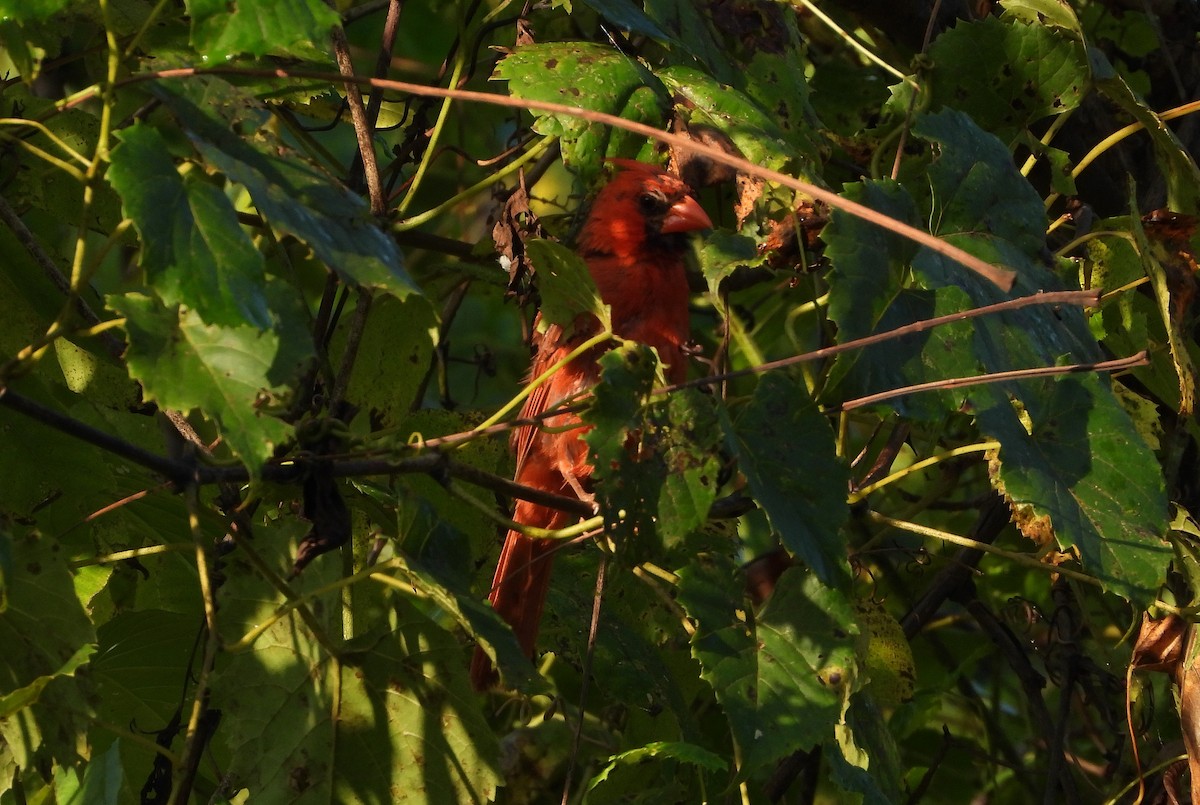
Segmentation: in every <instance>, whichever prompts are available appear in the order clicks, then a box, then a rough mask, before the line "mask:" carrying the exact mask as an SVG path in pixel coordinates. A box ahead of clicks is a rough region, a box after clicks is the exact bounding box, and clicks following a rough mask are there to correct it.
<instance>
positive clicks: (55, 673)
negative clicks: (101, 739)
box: [0, 531, 96, 766]
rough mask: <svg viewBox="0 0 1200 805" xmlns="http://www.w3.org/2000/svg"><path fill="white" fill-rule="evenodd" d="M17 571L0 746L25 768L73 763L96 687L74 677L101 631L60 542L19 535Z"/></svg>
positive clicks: (3, 634)
mask: <svg viewBox="0 0 1200 805" xmlns="http://www.w3.org/2000/svg"><path fill="white" fill-rule="evenodd" d="M12 566H13V568H14V572H13V573H12V574H11V575H6V576H5V577H4V580H3V581H4V592H5V596H6V598H7V606H6V607H5V609H4V610H3V612H0V645H3V646H5V650H4V651H3V652H0V739H2V740H0V745H2V744H5V743H7V745H8V749H9V751H10V752H12V754H13V756H14V757H15V758H16V761H17V764H18V765H20V766H29V765H31V764H32V763H33V762H34V761H35V759H37V758H42V759H45V760H49V759H51V758H54V759H57V760H59V761H61V762H66V763H73V762H74V761H75V759H76V752H77V749H78V744H77V736H78V735H80V734H81V733H82V732H83V731H85V729H86V719H87V717H88V715H89V714H90V708H89V706H88V704H87V702H86V699H85V695H86V694H87V693H88V692H89V691H90V684H89V682H88V680H87V678H86V676H84V675H77V674H76V672H77V671H78V670H79V668H80V667H81V666H82V665H83V664H84V663H86V662H87V660H88V658H89V656H90V655H91V653H92V652H93V650H94V648H95V646H94V644H95V642H96V633H95V630H94V629H93V627H92V622H91V620H90V619H89V618H88V616H87V613H86V612H84V610H83V607H82V606H81V605H80V603H79V599H78V598H77V597H76V595H75V586H74V582H73V580H72V578H71V571H70V569H69V568H68V566H67V557H66V556H65V555H64V552H63V549H62V547H61V546H60V545H59V543H58V542H57V541H56V540H54V539H51V538H49V537H45V536H41V535H39V534H38V533H37V532H35V531H30V532H28V533H26V534H22V535H14V538H13V542H12Z"/></svg>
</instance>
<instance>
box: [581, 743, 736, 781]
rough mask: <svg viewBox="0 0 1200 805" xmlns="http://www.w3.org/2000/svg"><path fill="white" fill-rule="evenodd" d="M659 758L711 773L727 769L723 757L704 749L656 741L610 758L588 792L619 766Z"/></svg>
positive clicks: (687, 744)
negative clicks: (696, 767)
mask: <svg viewBox="0 0 1200 805" xmlns="http://www.w3.org/2000/svg"><path fill="white" fill-rule="evenodd" d="M657 758H661V759H663V760H678V761H680V762H683V763H687V764H690V765H692V766H699V767H700V768H702V769H707V770H709V771H724V770H725V768H726V764H725V760H724V759H723V758H721V756H719V755H715V754H713V753H712V752H710V751H708V750H707V749H705V748H704V747H701V746H696V745H694V744H689V743H684V742H682V741H656V742H654V743H652V744H647V745H646V746H639V747H638V748H637V749H630V750H628V751H626V752H621V753H620V754H618V755H613V756H612V757H611V758H609V760H608V765H607V766H605V767H604V768H603V769H601V770H600V773H599V774H597V775H596V776H595V777H593V778H592V779H591V781H590V782H589V783H588V787H587V790H588V791H591V790H593V789H594V788H596V786H598V785H600V784H601V783H603V782H604V781H605V780H607V779H608V776H609V775H610V774H612V772H613V771H614V770H615V769H616V768H617V767H618V766H621V765H630V764H634V763H643V762H645V761H647V760H652V759H657Z"/></svg>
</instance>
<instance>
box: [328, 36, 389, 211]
mask: <svg viewBox="0 0 1200 805" xmlns="http://www.w3.org/2000/svg"><path fill="white" fill-rule="evenodd" d="M330 38H331V39H332V40H333V55H334V58H335V59H336V60H337V66H338V70H339V71H340V72H341V73H342V75H343V76H345V77H346V82H345V86H346V102H347V103H348V104H349V106H350V119H351V121H353V123H354V135H355V137H356V138H357V139H358V155H359V157H360V158H361V159H362V166H363V178H364V179H366V182H367V195H368V197H369V198H370V200H371V212H372V213H373V214H375V215H379V216H383V215H384V214H385V213H386V212H387V203H386V199H385V198H384V195H383V186H382V185H381V184H380V182H379V163H378V162H376V161H375V143H374V142H373V140H372V134H373V132H374V129H373V127H372V126H371V122H370V121H369V120H368V119H367V109H366V107H365V106H363V99H362V93H361V92H360V91H359V89H358V83H357V82H355V81H354V62H352V61H351V60H350V43H349V42H347V41H346V32H345V31H344V30H342V27H341V26H340V25H336V26H334V28H333V30H332V32H331V33H330Z"/></svg>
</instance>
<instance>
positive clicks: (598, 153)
mask: <svg viewBox="0 0 1200 805" xmlns="http://www.w3.org/2000/svg"><path fill="white" fill-rule="evenodd" d="M548 75H553V76H554V80H553V81H547V80H546V77H547V76H548ZM493 78H495V79H496V80H499V81H507V82H508V89H509V92H510V93H512V95H513V97H516V98H528V99H530V100H535V101H549V102H551V103H561V104H566V105H567V106H574V107H578V108H580V109H591V110H594V111H597V112H607V113H609V114H613V115H618V116H620V117H624V118H626V119H628V120H634V121H637V122H639V123H647V124H650V125H659V124H661V122H662V119H663V110H662V106H663V100H664V99H665V97H666V93H665V90H664V89H663V87H662V84H661V83H660V82H659V81H658V80H657V79H656V78H655V77H654V76H653V75H651V74H650V72H649V71H648V70H646V69H645V68H644V67H642V66H641V65H640V64H639V63H638V62H637V61H636V60H634V59H631V58H630V57H628V56H626V55H625V54H623V53H621V52H619V51H617V50H614V49H612V48H610V47H606V46H604V45H596V44H589V43H587V42H549V43H544V44H536V45H526V46H524V47H521V48H518V49H517V50H516V51H515V52H513V53H510V54H509V55H508V56H506V57H504V59H503V60H502V61H501V62H500V63H499V64H498V65H496V73H495V75H494V76H493ZM533 115H534V117H535V118H536V120H535V122H534V125H533V127H534V130H535V131H537V132H538V133H539V134H554V135H558V136H559V137H561V138H562V153H563V162H565V163H566V164H567V165H568V166H571V167H572V168H574V169H575V170H576V171H577V174H578V176H579V178H580V179H581V180H582V181H588V180H589V179H591V178H592V177H594V176H595V175H596V174H597V173H599V171H600V165H601V160H602V159H603V158H605V157H613V156H618V155H621V154H626V155H628V147H631V146H632V144H634V143H637V144H640V143H641V141H642V138H640V137H637V138H635V137H633V136H632V135H629V134H627V133H625V132H621V131H615V130H612V129H610V128H609V127H608V126H601V125H600V124H598V123H588V122H587V121H584V120H581V119H580V118H578V117H573V116H570V115H558V114H547V113H544V112H537V111H534V112H533Z"/></svg>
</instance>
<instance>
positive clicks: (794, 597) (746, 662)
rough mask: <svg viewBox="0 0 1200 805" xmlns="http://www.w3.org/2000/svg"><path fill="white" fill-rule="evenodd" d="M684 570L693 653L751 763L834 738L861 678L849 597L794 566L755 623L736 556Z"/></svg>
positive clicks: (700, 561) (682, 595)
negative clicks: (692, 623) (749, 613)
mask: <svg viewBox="0 0 1200 805" xmlns="http://www.w3.org/2000/svg"><path fill="white" fill-rule="evenodd" d="M678 575H679V578H680V583H679V587H678V600H679V603H680V604H681V605H682V606H683V607H684V609H685V610H686V611H687V613H688V616H689V617H691V618H693V619H694V620H695V622H696V631H695V633H694V634H693V635H692V656H694V657H695V658H696V659H697V660H698V661H699V662H700V667H701V672H700V674H701V676H702V677H703V678H704V679H705V680H707V681H708V683H709V684H710V685H711V686H712V689H713V692H714V693H715V694H716V697H717V701H718V702H720V703H721V707H722V709H723V710H724V711H725V716H726V718H728V720H729V726H730V730H731V732H732V733H733V738H734V740H735V741H736V743H737V745H738V747H739V749H740V750H741V754H742V765H743V768H744V769H746V770H748V771H749V770H753V769H755V768H758V767H760V766H763V765H766V764H768V763H771V762H772V761H774V760H776V759H778V758H780V757H783V756H785V755H788V754H791V753H792V752H795V751H797V750H805V749H811V748H812V747H813V746H816V745H817V744H818V743H821V742H823V741H826V740H831V739H832V738H833V729H834V725H835V724H836V723H837V722H838V721H839V718H840V714H841V712H842V709H843V706H844V704H843V702H844V700H845V699H846V697H847V696H848V694H849V691H850V690H851V689H852V687H853V682H854V679H855V677H856V664H855V655H854V640H855V638H854V634H855V632H856V631H857V629H856V627H855V625H854V617H853V613H852V611H851V608H850V604H849V602H848V601H847V600H846V599H845V598H844V597H843V596H842V595H841V594H840V593H838V592H837V591H836V590H833V589H831V588H829V587H827V586H825V585H824V584H823V583H821V582H820V581H819V580H818V579H817V578H816V576H815V575H813V574H812V573H806V572H801V571H798V570H791V571H788V572H785V573H784V574H783V575H782V576H781V577H780V578H779V581H778V583H777V585H776V587H775V592H774V594H773V595H772V596H771V598H770V599H768V601H767V604H766V606H765V607H764V608H763V610H762V612H761V613H760V614H759V617H758V619H757V622H752V621H750V620H749V619H748V617H747V609H746V607H745V605H744V603H743V602H742V600H741V596H742V590H743V589H744V586H743V585H744V582H743V580H742V579H741V577H740V575H739V574H737V573H735V571H734V568H733V565H732V562H731V561H730V560H729V559H727V558H724V557H716V556H711V555H706V556H700V557H697V561H695V562H693V563H692V564H690V565H688V567H686V568H682V569H681V570H679V572H678Z"/></svg>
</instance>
